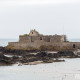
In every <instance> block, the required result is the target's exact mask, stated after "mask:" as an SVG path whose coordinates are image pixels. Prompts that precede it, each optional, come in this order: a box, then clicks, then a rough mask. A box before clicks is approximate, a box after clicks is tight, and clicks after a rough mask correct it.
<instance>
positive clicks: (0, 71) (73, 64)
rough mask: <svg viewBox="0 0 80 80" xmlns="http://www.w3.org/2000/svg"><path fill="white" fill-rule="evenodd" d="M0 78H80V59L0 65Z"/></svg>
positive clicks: (42, 79)
mask: <svg viewBox="0 0 80 80" xmlns="http://www.w3.org/2000/svg"><path fill="white" fill-rule="evenodd" d="M0 80H80V59H79V58H74V59H68V58H67V59H65V62H54V63H47V64H38V65H22V66H18V65H17V64H15V65H13V66H1V67H0Z"/></svg>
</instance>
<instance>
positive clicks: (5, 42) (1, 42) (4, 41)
mask: <svg viewBox="0 0 80 80" xmlns="http://www.w3.org/2000/svg"><path fill="white" fill-rule="evenodd" d="M17 41H18V39H0V46H3V47H4V46H7V45H8V42H17Z"/></svg>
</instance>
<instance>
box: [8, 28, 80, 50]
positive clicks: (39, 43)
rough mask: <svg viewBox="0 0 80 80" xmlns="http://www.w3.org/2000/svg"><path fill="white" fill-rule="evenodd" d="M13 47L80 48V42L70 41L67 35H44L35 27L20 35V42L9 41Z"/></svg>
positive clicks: (9, 45)
mask: <svg viewBox="0 0 80 80" xmlns="http://www.w3.org/2000/svg"><path fill="white" fill-rule="evenodd" d="M7 47H9V48H12V49H24V50H26V49H40V48H42V49H43V48H44V47H45V49H50V50H56V49H80V42H69V41H67V39H66V35H43V34H40V33H39V32H37V31H36V30H35V29H34V30H31V31H30V33H29V34H25V35H20V36H19V41H18V42H9V43H8V46H7Z"/></svg>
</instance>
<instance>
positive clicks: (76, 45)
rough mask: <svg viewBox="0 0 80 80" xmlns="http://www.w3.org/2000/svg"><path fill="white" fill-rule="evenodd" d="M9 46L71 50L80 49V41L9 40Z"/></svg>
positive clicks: (15, 47) (14, 47)
mask: <svg viewBox="0 0 80 80" xmlns="http://www.w3.org/2000/svg"><path fill="white" fill-rule="evenodd" d="M7 47H8V48H12V49H40V48H44V49H48V48H50V49H53V50H55V49H56V50H61V49H65V50H67V49H68V50H69V49H80V42H62V43H61V42H57V43H52V42H51V43H50V42H43V41H36V42H28V43H26V42H9V44H8V46H7Z"/></svg>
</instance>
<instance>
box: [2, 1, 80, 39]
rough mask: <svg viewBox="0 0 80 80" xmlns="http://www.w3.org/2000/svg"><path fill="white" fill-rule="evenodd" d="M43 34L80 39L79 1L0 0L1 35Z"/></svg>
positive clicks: (5, 36)
mask: <svg viewBox="0 0 80 80" xmlns="http://www.w3.org/2000/svg"><path fill="white" fill-rule="evenodd" d="M31 29H36V30H37V31H39V32H40V33H41V34H42V33H43V34H47V35H49V34H50V35H52V34H53V35H54V34H66V35H67V37H68V38H80V0H0V38H18V37H19V35H23V34H26V33H29V31H30V30H31Z"/></svg>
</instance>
